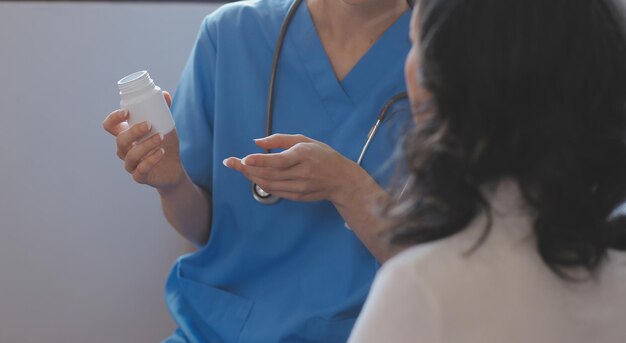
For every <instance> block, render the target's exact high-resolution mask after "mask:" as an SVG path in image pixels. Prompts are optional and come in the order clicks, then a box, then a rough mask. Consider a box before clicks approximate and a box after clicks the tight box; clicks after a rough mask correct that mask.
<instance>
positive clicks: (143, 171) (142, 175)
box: [133, 148, 165, 183]
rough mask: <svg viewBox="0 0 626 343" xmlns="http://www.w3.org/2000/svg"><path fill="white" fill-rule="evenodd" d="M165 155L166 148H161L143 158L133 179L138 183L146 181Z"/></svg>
mask: <svg viewBox="0 0 626 343" xmlns="http://www.w3.org/2000/svg"><path fill="white" fill-rule="evenodd" d="M163 156H165V149H163V148H159V149H156V150H155V151H154V152H152V153H151V154H150V155H148V156H147V157H146V158H145V159H143V160H142V161H141V162H140V163H139V165H137V168H136V169H135V171H134V172H133V179H134V180H135V181H136V182H138V183H146V181H147V180H148V175H149V174H150V172H151V171H152V169H154V167H155V166H156V165H157V164H158V163H159V161H161V159H162V158H163Z"/></svg>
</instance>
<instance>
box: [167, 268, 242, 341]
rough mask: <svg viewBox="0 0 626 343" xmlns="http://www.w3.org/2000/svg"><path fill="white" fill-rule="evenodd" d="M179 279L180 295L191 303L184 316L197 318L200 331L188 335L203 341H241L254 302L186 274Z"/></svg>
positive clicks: (194, 320) (196, 328)
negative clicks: (188, 277)
mask: <svg viewBox="0 0 626 343" xmlns="http://www.w3.org/2000/svg"><path fill="white" fill-rule="evenodd" d="M179 282H180V284H179V286H180V288H179V291H180V296H181V298H182V299H184V302H186V303H187V305H188V306H189V311H187V312H188V313H185V314H183V315H184V316H185V315H186V316H192V317H194V318H192V322H194V323H195V324H196V325H194V329H195V330H193V331H196V332H192V333H186V334H187V336H188V337H189V338H190V339H191V340H192V341H194V339H198V341H199V342H228V343H231V342H237V341H238V340H239V335H240V334H241V330H242V329H243V327H244V324H245V323H246V320H247V319H248V316H249V314H250V310H251V309H252V306H253V301H251V300H249V299H245V298H242V297H239V296H237V295H235V294H232V293H229V292H226V291H224V290H222V289H219V288H216V287H212V286H209V285H206V284H204V283H201V282H197V281H193V280H190V279H187V278H185V277H180V279H179ZM192 337H193V338H192Z"/></svg>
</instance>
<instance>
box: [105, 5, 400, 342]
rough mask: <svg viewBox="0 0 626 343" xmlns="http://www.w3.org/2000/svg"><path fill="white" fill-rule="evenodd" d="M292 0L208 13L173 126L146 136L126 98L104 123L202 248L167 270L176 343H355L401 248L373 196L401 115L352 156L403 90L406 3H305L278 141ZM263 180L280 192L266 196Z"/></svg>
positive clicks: (295, 26) (290, 58)
mask: <svg viewBox="0 0 626 343" xmlns="http://www.w3.org/2000/svg"><path fill="white" fill-rule="evenodd" d="M292 2H293V0H257V1H243V2H236V3H232V4H228V5H225V6H223V7H221V8H220V9H219V10H217V11H215V12H214V13H212V14H211V15H209V16H208V17H207V18H206V19H205V20H204V22H203V23H202V26H201V28H200V32H199V34H198V38H197V42H196V44H195V46H194V48H193V51H192V53H191V56H190V58H189V61H188V63H187V65H186V67H185V69H184V71H183V74H182V77H181V80H180V83H179V86H178V89H177V92H176V96H175V99H174V101H173V103H172V112H173V115H174V117H175V121H176V128H177V130H175V131H173V132H172V133H170V134H168V135H166V136H165V137H160V136H159V135H154V136H152V137H150V138H149V139H147V140H145V141H142V142H140V139H141V138H143V137H144V136H145V135H146V134H147V132H148V131H149V128H150V124H149V123H140V124H137V125H134V126H132V127H129V126H128V123H127V122H126V119H127V117H128V113H127V112H125V111H123V110H117V111H115V112H113V113H111V114H110V115H109V117H107V119H106V120H105V122H104V127H105V129H106V130H107V131H109V132H110V133H111V134H113V135H114V136H116V142H117V149H118V151H117V153H118V156H119V157H120V158H121V159H123V160H124V161H125V169H126V170H127V171H128V172H129V173H131V174H132V176H133V178H134V179H135V181H137V182H139V183H142V184H147V185H150V186H152V187H154V188H156V189H157V191H158V193H159V195H160V197H161V201H162V205H163V210H164V213H165V216H166V217H167V219H168V221H169V222H170V223H171V224H172V226H173V227H174V228H175V229H176V230H177V231H178V232H179V233H180V234H181V235H183V236H184V237H185V238H187V239H188V240H190V241H191V242H193V243H194V244H195V245H197V247H198V250H197V252H195V253H192V254H189V255H185V256H182V257H181V258H179V259H178V261H177V262H176V264H175V266H174V268H173V270H172V272H171V275H170V276H169V279H168V281H167V284H166V295H165V298H166V302H167V305H168V306H169V309H170V311H171V314H172V316H173V318H174V320H175V321H176V323H177V325H178V329H177V330H176V332H175V333H174V334H173V336H172V337H170V338H168V339H166V340H165V342H268V343H269V342H325V343H329V342H345V341H346V340H347V338H348V336H349V333H350V330H351V328H352V326H353V324H354V321H355V319H356V317H357V316H358V314H359V312H360V310H361V307H362V305H363V302H364V300H365V297H366V295H367V293H368V290H369V288H370V284H371V281H372V279H373V277H374V275H375V273H376V270H377V268H378V267H379V265H380V263H382V262H384V261H385V260H387V259H388V258H389V257H391V256H392V255H394V254H395V253H396V251H393V250H390V248H389V247H387V246H386V245H384V244H383V243H382V242H379V241H378V239H377V237H378V236H377V235H378V229H377V228H378V224H379V221H378V219H377V217H376V215H375V212H374V211H373V205H374V204H375V202H376V200H377V199H379V198H380V197H381V196H384V195H385V193H384V191H383V187H384V184H385V183H386V179H387V178H388V176H389V173H388V172H386V171H385V168H384V166H385V165H388V160H389V159H390V157H391V156H392V154H393V149H394V146H395V144H396V141H397V136H398V130H397V129H398V128H399V127H402V126H403V125H404V124H405V122H403V121H404V119H403V118H401V116H399V115H395V116H392V117H393V118H390V119H387V120H386V123H384V124H383V125H382V126H381V129H380V130H379V132H378V133H377V135H376V136H375V138H374V139H373V140H372V142H371V145H370V147H369V149H368V150H367V154H366V155H365V157H364V159H363V161H362V164H361V165H360V166H359V165H358V164H357V163H355V161H356V160H357V157H358V156H359V153H360V151H361V149H362V147H363V144H364V142H365V140H366V136H367V133H368V131H369V130H370V127H371V126H372V125H373V124H374V122H375V121H376V117H377V114H378V112H379V110H380V109H381V108H382V107H383V106H384V104H385V103H386V102H387V101H388V100H389V99H390V98H391V97H393V96H394V95H396V94H398V93H400V92H403V91H405V84H404V80H403V66H404V59H405V57H406V55H407V53H408V51H409V49H410V42H409V39H408V36H407V32H408V25H409V17H410V13H409V12H410V10H409V6H408V5H407V2H406V1H405V0H308V1H304V2H303V3H302V5H301V6H299V7H298V8H297V10H296V12H295V14H294V17H293V20H292V22H291V24H290V25H289V28H288V30H287V33H286V36H285V40H284V45H283V48H282V51H281V54H280V62H279V65H278V72H277V76H276V88H275V92H276V93H275V96H274V115H273V129H272V133H273V134H272V135H270V136H267V137H266V133H265V120H266V115H265V107H266V106H267V93H268V80H269V78H270V74H271V69H272V56H273V51H274V47H275V45H276V41H277V38H278V36H279V30H280V27H281V24H282V23H283V21H284V19H285V16H286V14H287V12H288V10H289V8H290V6H291V5H292ZM165 97H166V99H167V100H168V101H169V100H170V99H169V94H167V93H165ZM406 112H407V115H406V121H407V122H408V121H410V113H409V111H406ZM394 121H395V122H394ZM264 150H271V153H268V154H266V153H263V151H264ZM252 182H254V183H256V184H258V185H259V186H260V187H261V188H263V189H264V190H265V191H267V192H269V193H272V194H274V195H276V196H279V197H280V198H281V200H280V201H278V202H277V203H275V204H272V205H267V204H262V203H259V202H258V201H256V200H255V199H254V198H253V196H252V194H251V184H252Z"/></svg>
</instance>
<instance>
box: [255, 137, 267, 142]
mask: <svg viewBox="0 0 626 343" xmlns="http://www.w3.org/2000/svg"><path fill="white" fill-rule="evenodd" d="M264 140H265V137H264V138H255V139H254V141H255V142H262V141H264Z"/></svg>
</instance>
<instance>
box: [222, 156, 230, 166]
mask: <svg viewBox="0 0 626 343" xmlns="http://www.w3.org/2000/svg"><path fill="white" fill-rule="evenodd" d="M222 164H223V165H224V167H226V168H230V167H229V166H228V159H227V158H225V159H224V160H223V161H222Z"/></svg>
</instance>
